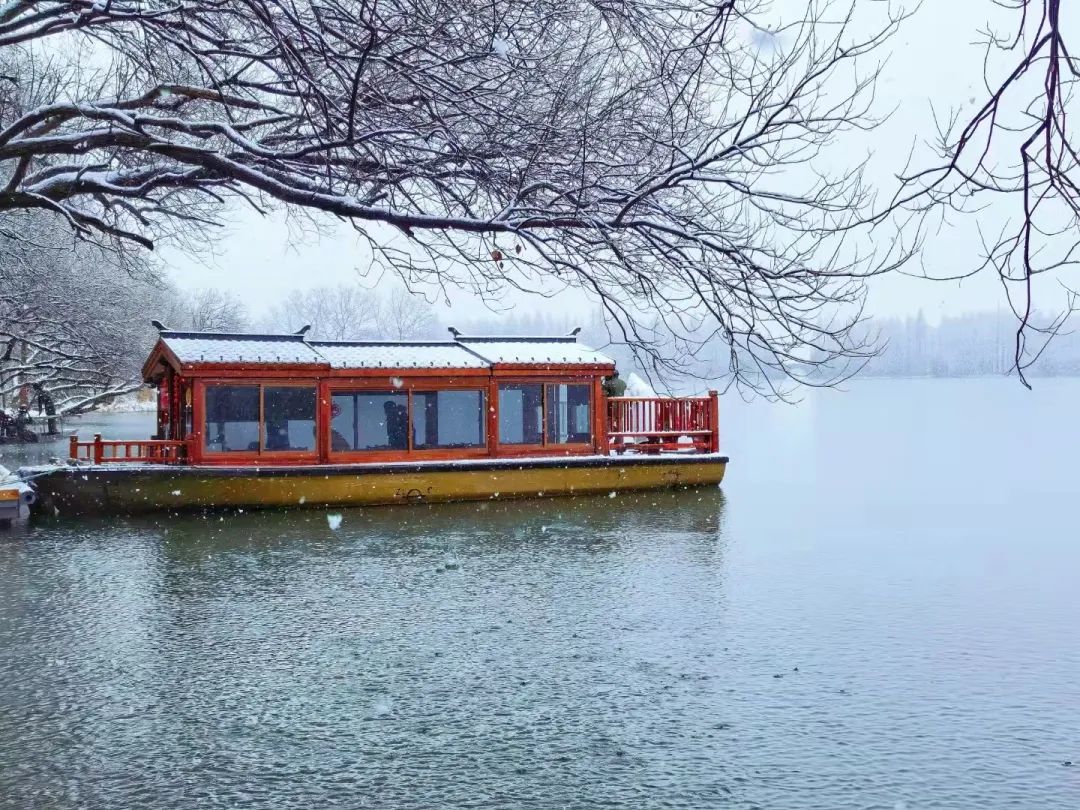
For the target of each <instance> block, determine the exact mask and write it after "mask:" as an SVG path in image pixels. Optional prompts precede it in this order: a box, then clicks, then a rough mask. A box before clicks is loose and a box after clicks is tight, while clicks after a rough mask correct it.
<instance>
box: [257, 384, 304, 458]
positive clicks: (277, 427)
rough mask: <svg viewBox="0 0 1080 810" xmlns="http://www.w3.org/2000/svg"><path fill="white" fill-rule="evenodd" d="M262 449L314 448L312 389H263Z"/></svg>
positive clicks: (267, 387) (283, 387) (285, 387)
mask: <svg viewBox="0 0 1080 810" xmlns="http://www.w3.org/2000/svg"><path fill="white" fill-rule="evenodd" d="M263 420H264V422H263V426H264V427H263V430H264V432H263V449H265V450H294V451H295V450H307V451H311V450H314V449H315V389H314V388H308V387H306V386H299V385H290V386H269V385H267V386H265V387H264V388H263Z"/></svg>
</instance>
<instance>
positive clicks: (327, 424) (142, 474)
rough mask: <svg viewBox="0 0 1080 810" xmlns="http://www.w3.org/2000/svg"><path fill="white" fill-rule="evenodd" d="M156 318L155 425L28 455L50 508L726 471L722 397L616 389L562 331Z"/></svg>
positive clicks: (358, 499)
mask: <svg viewBox="0 0 1080 810" xmlns="http://www.w3.org/2000/svg"><path fill="white" fill-rule="evenodd" d="M307 330H308V327H305V328H304V329H302V330H300V331H299V332H297V333H295V334H287V335H262V334H260V335H253V334H218V333H201V332H177V331H170V330H167V329H164V328H163V327H162V328H160V335H159V339H158V341H157V343H156V345H155V346H154V349H153V351H152V352H151V354H150V356H149V358H148V359H147V361H146V363H145V365H144V366H143V377H144V379H145V380H146V382H147V383H148V384H150V385H152V386H154V387H156V388H157V390H158V397H157V434H156V435H155V436H154V437H153V438H152V439H123V440H105V439H103V438H102V437H101V436H100V435H98V436H94V437H93V439H92V440H90V441H82V440H80V439H79V438H78V437H75V436H73V437H72V438H71V447H70V456H71V457H70V459H69V460H68V462H67V464H63V465H52V466H48V467H26V468H23V469H22V470H20V471H19V472H20V475H21V477H22V479H23V480H25V481H27V482H30V483H32V485H33V487H34V489H35V491H36V493H37V504H36V507H35V508H37V509H38V510H40V511H44V512H45V513H48V514H51V513H60V514H94V513H98V514H101V513H114V512H138V511H149V510H163V509H164V510H177V509H206V508H218V507H226V508H228V507H244V508H259V507H316V506H320V507H326V506H346V505H366V504H389V503H400V502H411V501H415V502H425V501H455V500H486V499H491V498H521V497H546V496H557V495H569V494H583V493H610V492H618V491H620V490H636V489H653V488H663V487H674V486H695V485H704V484H712V485H715V484H719V483H720V481H721V480H722V479H723V476H724V469H725V466H726V464H727V461H728V459H727V457H726V456H723V455H720V453H719V432H718V430H717V427H718V426H717V422H718V415H719V403H718V396H717V393H716V392H715V391H712V392H709V395H708V396H706V397H689V398H660V397H655V398H653V397H650V398H635V397H617V398H616V397H608V396H606V394H605V391H604V387H603V381H604V379H605V378H606V377H609V376H610V375H612V374H613V373H614V371H615V364H614V361H612V360H611V359H610V358H609V357H606V356H605V355H603V354H602V353H600V352H598V351H595V350H593V349H590V348H587V347H586V346H583V345H581V344H579V343H578V341H577V338H576V336H575V335H570V336H567V337H539V338H531V337H530V338H519V337H467V336H464V335H460V334H458V333H457V332H456V331H455V330H451V331H452V332H453V333H454V337H453V340H448V341H414V342H403V341H393V342H390V341H348V342H337V341H322V340H309V339H308V338H307V336H306V332H307Z"/></svg>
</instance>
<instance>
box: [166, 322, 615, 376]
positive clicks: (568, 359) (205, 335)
mask: <svg viewBox="0 0 1080 810" xmlns="http://www.w3.org/2000/svg"><path fill="white" fill-rule="evenodd" d="M161 342H162V343H163V344H164V345H165V346H166V347H167V348H168V349H169V351H170V352H172V354H173V355H175V356H176V359H177V360H179V361H180V362H181V363H184V364H187V363H272V364H296V365H328V366H330V367H331V368H336V369H379V368H386V369H439V368H448V369H453V368H459V369H474V368H480V369H482V368H491V367H492V366H497V365H512V366H536V367H538V368H548V367H552V366H563V365H573V366H580V365H600V366H603V365H614V361H613V360H612V359H611V358H610V357H608V356H607V355H605V354H603V353H601V352H598V351H596V350H595V349H590V348H589V347H587V346H583V345H581V344H580V343H578V342H577V338H576V337H575V336H572V335H571V336H567V337H467V336H464V335H455V339H454V340H445V341H329V340H307V339H306V337H305V335H304V334H303V333H297V334H291V335H274V334H223V333H217V332H175V331H170V330H162V331H161Z"/></svg>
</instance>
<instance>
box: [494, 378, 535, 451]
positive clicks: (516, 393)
mask: <svg viewBox="0 0 1080 810" xmlns="http://www.w3.org/2000/svg"><path fill="white" fill-rule="evenodd" d="M543 395H544V387H543V386H542V385H500V386H499V443H500V444H542V443H543V432H542V431H543V428H544V423H543V419H544V405H543Z"/></svg>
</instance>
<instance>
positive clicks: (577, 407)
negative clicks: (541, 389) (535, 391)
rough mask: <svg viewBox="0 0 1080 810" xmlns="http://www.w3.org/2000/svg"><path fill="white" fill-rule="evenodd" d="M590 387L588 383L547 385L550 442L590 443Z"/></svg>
mask: <svg viewBox="0 0 1080 810" xmlns="http://www.w3.org/2000/svg"><path fill="white" fill-rule="evenodd" d="M589 390H590V388H589V386H588V385H549V386H547V441H548V444H588V443H589V442H591V441H592V428H591V426H590V424H589V411H590V409H589Z"/></svg>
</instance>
